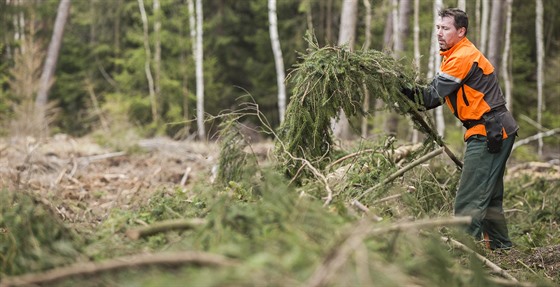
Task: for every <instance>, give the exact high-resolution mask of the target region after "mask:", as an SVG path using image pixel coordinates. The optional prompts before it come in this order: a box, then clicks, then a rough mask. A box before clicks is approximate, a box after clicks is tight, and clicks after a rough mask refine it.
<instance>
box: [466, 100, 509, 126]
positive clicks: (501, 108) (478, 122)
mask: <svg viewBox="0 0 560 287" xmlns="http://www.w3.org/2000/svg"><path fill="white" fill-rule="evenodd" d="M503 112H507V108H506V106H503V105H502V106H497V107H495V108H493V109H491V110H490V111H488V112H487V113H485V114H484V115H482V117H481V118H480V119H478V120H466V121H462V123H463V126H464V127H465V128H466V129H467V130H468V129H470V128H472V127H474V126H476V125H482V124H484V123H485V122H486V121H485V120H484V118H488V117H490V116H492V115H494V114H496V113H503Z"/></svg>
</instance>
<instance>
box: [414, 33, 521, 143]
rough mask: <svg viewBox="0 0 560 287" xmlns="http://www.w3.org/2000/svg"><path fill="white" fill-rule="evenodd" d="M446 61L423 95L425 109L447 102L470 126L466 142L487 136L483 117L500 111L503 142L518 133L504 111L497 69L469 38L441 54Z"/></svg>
mask: <svg viewBox="0 0 560 287" xmlns="http://www.w3.org/2000/svg"><path fill="white" fill-rule="evenodd" d="M440 55H441V56H443V60H442V62H441V66H440V72H439V73H438V75H437V76H436V77H435V78H434V80H433V81H432V83H431V84H430V85H429V86H428V88H427V89H426V90H425V91H424V93H423V94H424V106H426V107H427V108H428V109H431V108H435V107H437V106H439V105H441V104H442V99H445V102H446V103H447V106H448V107H449V109H450V110H451V112H452V113H453V114H454V115H455V117H457V118H458V119H459V120H461V122H463V124H465V125H467V126H469V128H468V129H467V131H466V132H465V135H464V139H465V141H466V140H467V139H468V138H469V137H471V136H472V135H477V134H478V135H483V136H486V130H485V128H484V124H482V123H480V124H476V125H474V126H470V125H468V123H469V122H476V121H481V118H482V116H483V115H484V114H486V113H488V112H490V111H491V110H492V111H494V110H496V109H497V108H499V109H498V110H500V113H499V114H498V116H499V117H500V118H501V122H502V125H503V127H504V131H505V132H504V138H507V135H508V134H513V133H515V132H517V130H518V126H517V123H516V122H515V120H514V119H513V116H512V115H511V113H510V112H509V111H507V109H505V104H506V101H505V99H504V96H503V94H502V91H501V89H500V86H499V84H498V79H497V77H496V74H495V73H494V67H493V66H492V64H491V63H490V61H488V59H486V57H484V55H483V54H482V53H481V52H480V51H479V50H478V49H477V48H476V47H475V46H474V44H473V43H471V41H469V40H468V39H467V38H466V37H465V38H463V39H462V40H461V41H459V42H458V43H457V44H455V45H454V46H453V47H451V49H449V50H447V51H440Z"/></svg>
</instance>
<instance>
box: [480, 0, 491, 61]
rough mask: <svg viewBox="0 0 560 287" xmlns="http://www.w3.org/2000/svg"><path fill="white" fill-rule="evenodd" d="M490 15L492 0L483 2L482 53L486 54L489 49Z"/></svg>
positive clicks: (481, 23)
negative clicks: (487, 48)
mask: <svg viewBox="0 0 560 287" xmlns="http://www.w3.org/2000/svg"><path fill="white" fill-rule="evenodd" d="M489 15H490V0H482V19H481V21H480V31H479V32H478V33H479V34H480V43H479V46H480V47H479V49H480V52H482V53H483V54H486V47H488V16H489Z"/></svg>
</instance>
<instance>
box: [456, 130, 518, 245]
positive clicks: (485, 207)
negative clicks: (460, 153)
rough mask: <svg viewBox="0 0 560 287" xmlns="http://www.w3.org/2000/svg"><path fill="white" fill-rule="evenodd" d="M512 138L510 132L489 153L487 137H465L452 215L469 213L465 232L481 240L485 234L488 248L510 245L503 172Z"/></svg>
mask: <svg viewBox="0 0 560 287" xmlns="http://www.w3.org/2000/svg"><path fill="white" fill-rule="evenodd" d="M514 141H515V134H513V135H509V137H508V138H507V139H505V140H504V142H503V143H502V149H501V151H500V152H499V153H489V152H488V150H487V149H486V137H484V136H479V135H474V136H471V137H470V138H469V139H468V140H467V150H466V152H465V158H464V165H463V172H462V174H461V180H460V182H459V189H458V190H457V197H456V198H455V215H456V216H467V215H468V216H471V217H472V223H471V225H470V226H469V227H468V228H467V232H468V233H469V234H471V235H472V236H474V237H475V239H477V240H481V238H482V233H483V232H484V233H485V234H487V235H488V239H489V240H490V248H491V249H496V248H510V247H511V246H512V243H511V240H510V239H509V235H508V228H507V224H506V219H505V217H504V210H503V207H502V202H503V197H504V171H505V167H506V162H507V160H508V158H509V155H510V153H511V149H512V148H513V142H514Z"/></svg>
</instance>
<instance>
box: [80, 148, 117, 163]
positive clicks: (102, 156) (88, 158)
mask: <svg viewBox="0 0 560 287" xmlns="http://www.w3.org/2000/svg"><path fill="white" fill-rule="evenodd" d="M125 154H126V152H124V151H119V152H111V153H106V154H100V155H91V156H84V157H79V158H78V160H80V161H85V162H88V163H89V162H92V161H98V160H104V159H108V158H113V157H119V156H123V155H125Z"/></svg>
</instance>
